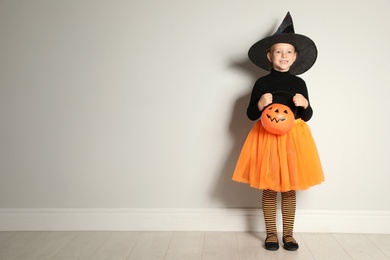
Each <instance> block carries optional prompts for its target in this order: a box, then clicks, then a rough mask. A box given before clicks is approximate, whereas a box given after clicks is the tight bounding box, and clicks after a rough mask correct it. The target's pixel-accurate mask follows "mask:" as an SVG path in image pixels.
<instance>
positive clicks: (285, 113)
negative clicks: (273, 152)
mask: <svg viewBox="0 0 390 260" xmlns="http://www.w3.org/2000/svg"><path fill="white" fill-rule="evenodd" d="M276 94H288V95H290V96H291V97H292V94H291V93H288V92H284V91H277V92H274V93H272V95H276ZM260 120H261V124H262V125H263V127H264V128H265V130H267V131H268V132H270V133H272V134H276V135H283V134H286V133H287V132H289V131H290V130H291V129H292V128H293V127H294V121H295V113H293V112H292V110H291V109H290V107H289V106H286V105H284V104H281V103H276V102H275V103H272V104H271V105H269V106H267V107H266V108H265V109H264V110H263V113H262V114H261V119H260Z"/></svg>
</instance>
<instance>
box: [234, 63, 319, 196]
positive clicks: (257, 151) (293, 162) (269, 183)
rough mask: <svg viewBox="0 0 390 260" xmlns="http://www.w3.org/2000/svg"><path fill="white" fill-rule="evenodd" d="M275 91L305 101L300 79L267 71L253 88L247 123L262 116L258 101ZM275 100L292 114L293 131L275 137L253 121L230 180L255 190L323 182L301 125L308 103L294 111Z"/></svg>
mask: <svg viewBox="0 0 390 260" xmlns="http://www.w3.org/2000/svg"><path fill="white" fill-rule="evenodd" d="M277 90H283V91H286V92H289V93H292V94H295V93H300V94H302V95H303V96H304V97H305V98H306V99H307V100H309V97H308V92H307V88H306V84H305V82H304V81H303V80H302V79H301V78H299V77H297V76H294V75H291V73H289V72H278V71H275V70H271V73H270V74H268V75H267V76H264V77H262V78H260V79H259V80H257V81H256V83H255V86H254V87H253V91H252V95H251V99H250V102H249V106H248V110H247V115H248V117H249V118H250V119H251V120H257V119H259V118H260V116H261V113H262V112H263V111H259V109H258V107H257V102H258V101H259V99H260V97H261V96H262V95H263V94H264V93H272V92H274V91H277ZM275 99H278V98H277V97H275ZM275 99H274V100H275ZM279 100H280V101H279V102H284V103H286V105H288V106H289V107H291V110H296V113H295V124H294V127H293V128H292V129H291V130H290V131H289V132H288V133H287V134H284V135H275V134H272V133H269V132H268V131H267V130H265V129H264V127H263V125H262V124H261V121H260V120H259V121H257V122H256V124H255V125H254V126H253V128H252V130H251V131H250V132H249V134H248V137H247V139H246V141H245V143H244V145H243V148H242V151H241V154H240V157H239V158H238V161H237V164H236V169H235V171H234V174H233V180H234V181H237V182H243V183H248V184H249V185H250V186H251V187H253V188H257V189H269V190H273V191H290V190H305V189H307V188H309V187H311V186H313V185H316V184H319V183H321V182H322V181H324V176H323V172H322V167H321V162H320V159H319V156H318V152H317V148H316V145H315V142H314V139H313V137H312V135H311V132H310V129H309V126H308V125H307V124H306V123H305V121H308V120H310V118H311V116H312V114H313V110H312V107H311V106H310V103H309V106H308V107H307V108H306V109H304V108H302V107H299V108H294V107H293V106H294V105H293V104H292V101H290V102H286V101H282V100H281V98H279Z"/></svg>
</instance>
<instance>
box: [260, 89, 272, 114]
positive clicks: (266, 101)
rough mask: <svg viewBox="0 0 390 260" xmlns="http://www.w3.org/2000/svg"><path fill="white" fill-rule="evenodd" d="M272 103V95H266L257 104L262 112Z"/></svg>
mask: <svg viewBox="0 0 390 260" xmlns="http://www.w3.org/2000/svg"><path fill="white" fill-rule="evenodd" d="M271 103H272V94H271V93H265V94H263V95H262V96H261V97H260V100H259V102H257V107H258V108H259V110H260V111H262V110H263V109H264V108H265V107H266V106H268V105H269V104H271Z"/></svg>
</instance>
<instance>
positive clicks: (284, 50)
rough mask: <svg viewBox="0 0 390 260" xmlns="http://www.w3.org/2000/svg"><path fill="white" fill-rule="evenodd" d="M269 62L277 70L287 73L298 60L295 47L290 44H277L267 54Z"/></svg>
mask: <svg viewBox="0 0 390 260" xmlns="http://www.w3.org/2000/svg"><path fill="white" fill-rule="evenodd" d="M267 57H268V60H269V61H270V62H271V63H272V66H273V68H274V69H275V70H277V71H280V72H286V71H288V70H289V69H290V67H291V66H292V65H293V63H294V61H295V60H296V59H297V53H296V51H295V47H294V46H293V45H291V44H289V43H276V44H274V45H272V47H271V50H270V51H269V52H268V53H267Z"/></svg>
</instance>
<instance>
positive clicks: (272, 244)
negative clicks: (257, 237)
mask: <svg viewBox="0 0 390 260" xmlns="http://www.w3.org/2000/svg"><path fill="white" fill-rule="evenodd" d="M272 236H276V235H275V234H270V235H268V236H267V238H266V239H265V243H264V246H265V249H267V250H270V251H276V250H278V249H279V242H267V240H268V239H269V238H270V237H272ZM276 237H277V236H276ZM276 241H277V238H276Z"/></svg>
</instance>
